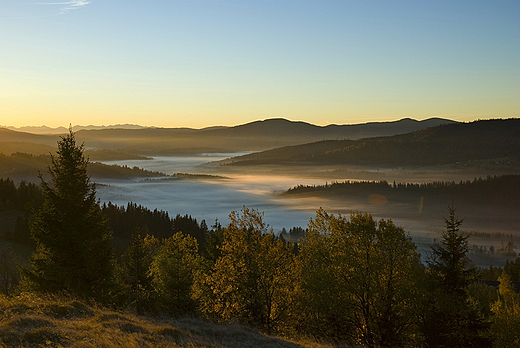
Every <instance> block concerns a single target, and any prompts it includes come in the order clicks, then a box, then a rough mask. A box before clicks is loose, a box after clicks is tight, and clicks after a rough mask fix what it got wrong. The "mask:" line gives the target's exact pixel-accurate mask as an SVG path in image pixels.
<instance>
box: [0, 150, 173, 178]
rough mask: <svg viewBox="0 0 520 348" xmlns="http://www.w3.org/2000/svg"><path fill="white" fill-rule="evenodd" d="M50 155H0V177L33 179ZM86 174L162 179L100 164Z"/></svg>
mask: <svg viewBox="0 0 520 348" xmlns="http://www.w3.org/2000/svg"><path fill="white" fill-rule="evenodd" d="M51 162H52V160H51V156H50V155H31V154H27V153H21V152H15V153H12V154H11V155H5V154H2V153H0V175H2V176H6V177H33V178H37V177H38V173H39V172H41V173H46V172H47V167H48V166H49V165H50V164H51ZM88 173H89V174H90V175H92V176H94V177H101V178H135V177H143V178H149V177H158V176H162V177H164V176H165V174H164V173H159V172H151V171H148V170H144V169H142V168H139V167H135V166H134V167H128V166H119V165H115V164H114V165H107V164H103V163H100V162H92V163H89V167H88Z"/></svg>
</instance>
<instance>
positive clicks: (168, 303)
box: [149, 232, 202, 316]
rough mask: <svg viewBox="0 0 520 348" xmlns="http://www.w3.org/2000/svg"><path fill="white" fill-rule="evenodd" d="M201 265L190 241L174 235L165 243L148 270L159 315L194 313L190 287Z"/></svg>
mask: <svg viewBox="0 0 520 348" xmlns="http://www.w3.org/2000/svg"><path fill="white" fill-rule="evenodd" d="M201 264H202V258H201V256H199V254H198V245H197V241H196V240H195V239H194V238H193V237H191V236H186V235H184V234H183V233H182V232H177V233H175V234H174V235H173V236H171V237H170V238H168V239H166V240H164V242H163V243H162V245H161V246H160V247H159V250H158V251H157V254H156V255H155V257H154V259H153V261H152V263H151V265H150V269H149V275H150V277H151V278H152V286H153V288H154V290H155V293H156V296H157V298H158V302H157V303H158V307H159V309H160V310H161V311H163V312H166V313H170V314H172V315H175V316H180V315H185V314H187V313H194V312H195V310H196V308H197V306H196V303H195V301H194V300H193V299H192V285H193V279H194V276H195V273H196V272H197V271H198V270H199V269H200V267H201Z"/></svg>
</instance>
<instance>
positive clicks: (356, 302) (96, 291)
mask: <svg viewBox="0 0 520 348" xmlns="http://www.w3.org/2000/svg"><path fill="white" fill-rule="evenodd" d="M87 165H88V160H86V159H85V157H84V156H83V147H82V146H77V145H76V142H75V137H74V133H72V132H71V133H70V134H69V135H67V136H65V137H63V138H62V140H61V141H60V142H59V144H58V152H57V155H55V156H52V158H51V164H50V166H49V176H50V178H51V181H50V182H47V181H45V180H44V179H42V182H41V186H40V187H38V186H36V185H34V184H27V183H25V182H22V183H20V184H19V185H15V184H14V182H13V181H12V180H8V179H6V180H2V181H0V189H1V190H0V204H1V206H2V209H4V210H18V211H20V212H23V213H27V215H26V217H27V219H28V220H30V222H29V223H27V231H28V236H29V238H30V240H31V241H32V243H33V244H34V245H35V249H34V252H33V255H32V257H31V258H30V260H29V263H28V264H27V265H26V266H20V267H19V268H17V267H13V265H12V263H11V258H10V257H8V256H6V255H9V253H12V251H9V250H8V248H5V249H3V250H1V251H0V252H1V253H2V254H1V255H0V285H1V286H2V290H3V292H4V294H5V295H4V296H17V295H18V294H24V293H25V294H26V293H36V294H48V293H63V292H65V293H68V294H70V295H71V296H76V297H77V298H81V299H90V300H94V301H96V303H98V304H99V305H104V306H110V307H113V308H119V309H130V310H133V311H135V312H137V313H142V314H146V315H149V316H158V317H160V316H172V317H178V316H185V315H190V316H198V317H202V318H206V319H208V320H212V321H215V322H233V321H238V322H240V323H242V324H245V325H248V326H250V327H252V328H255V329H257V330H260V331H262V332H265V333H268V334H270V335H278V336H282V337H288V338H295V337H309V338H312V339H314V340H316V341H327V342H332V343H334V344H338V345H353V346H363V347H490V346H495V347H517V346H518V345H519V343H520V330H519V328H520V314H519V313H520V295H519V294H518V293H517V292H516V289H515V287H514V284H515V283H514V282H515V281H518V280H519V278H520V258H518V259H517V260H516V261H514V262H512V263H509V264H507V266H506V267H505V268H504V269H500V268H490V269H485V270H478V269H475V268H471V267H470V265H471V263H470V260H469V259H468V252H469V246H468V236H467V235H465V234H464V233H462V232H461V231H460V226H461V224H462V220H461V219H459V218H458V216H457V214H456V209H455V208H454V207H451V206H450V207H448V210H447V212H446V218H445V219H444V222H445V230H444V232H443V234H442V236H441V239H440V240H439V241H437V242H436V243H434V244H433V245H432V247H431V252H430V256H429V257H428V259H427V262H426V263H423V262H421V259H420V257H419V254H418V253H417V251H416V247H415V245H414V243H413V241H412V240H411V238H410V237H409V236H408V235H407V234H406V233H405V231H404V230H403V229H402V228H401V227H399V226H396V225H395V224H394V223H393V222H392V220H390V219H381V220H378V221H376V220H375V219H374V218H373V217H372V216H371V215H370V214H366V213H352V214H351V215H350V216H341V215H334V214H329V213H328V212H326V211H325V210H323V209H320V210H318V211H317V213H316V216H315V218H313V219H311V221H310V223H309V226H308V228H307V230H306V231H304V230H303V229H291V230H290V232H289V235H291V233H292V234H294V235H297V234H299V233H301V234H302V236H300V238H299V239H298V241H297V242H292V241H288V240H287V239H285V238H284V237H283V236H284V235H288V234H287V233H284V234H281V235H276V234H275V233H273V231H272V230H269V229H268V228H267V225H266V223H265V222H264V221H263V214H262V213H260V212H259V211H257V210H255V209H250V208H247V207H244V208H243V209H242V210H241V211H233V212H231V213H230V215H229V218H230V222H229V224H227V225H225V226H221V225H220V224H219V223H218V222H215V224H214V225H213V226H212V227H211V228H209V227H208V226H207V225H206V223H205V222H204V221H202V222H201V223H200V224H199V223H198V222H197V221H196V220H195V219H193V218H191V217H190V216H176V217H175V218H173V219H172V218H170V217H169V216H168V214H167V213H165V212H161V211H157V210H154V211H151V210H149V209H147V208H144V207H141V206H138V205H136V204H132V203H129V204H128V205H127V206H126V207H119V206H115V205H112V204H107V205H103V206H100V205H99V203H98V201H97V200H96V190H95V185H94V184H93V183H92V182H91V181H90V177H89V176H88V174H87ZM509 179H511V178H504V180H509ZM496 180H499V181H500V180H501V178H488V179H484V180H481V181H478V180H476V181H475V182H471V183H460V184H454V187H455V186H457V185H460V186H458V187H461V189H464V188H465V187H471V186H472V185H477V186H478V185H480V184H482V185H484V184H485V183H490V184H491V185H494V184H495V183H496ZM378 184H379V185H382V186H385V187H390V188H389V189H395V190H405V191H406V190H415V189H417V190H427V189H432V190H434V189H439V190H443V189H445V188H447V187H450V186H451V184H432V185H430V186H431V187H430V186H428V185H423V186H421V185H418V186H417V187H416V186H413V185H412V186H407V185H401V186H399V185H398V184H396V185H390V184H388V183H386V184H382V183H378ZM348 185H350V184H348ZM348 185H347V186H348ZM360 185H369V184H366V183H365V184H360ZM353 187H355V185H354V186H353ZM439 218H440V219H441V218H442V217H439ZM303 232H304V233H303ZM16 233H18V232H15V233H14V235H16ZM11 238H15V239H16V238H17V237H14V236H11ZM114 240H118V242H117V243H114ZM486 281H498V284H499V286H498V290H497V289H496V288H495V287H493V286H490V285H488V284H489V283H487V282H486ZM490 284H492V285H493V284H495V283H490ZM2 340H3V338H2V337H0V343H2V344H8V343H6V342H3V341H2Z"/></svg>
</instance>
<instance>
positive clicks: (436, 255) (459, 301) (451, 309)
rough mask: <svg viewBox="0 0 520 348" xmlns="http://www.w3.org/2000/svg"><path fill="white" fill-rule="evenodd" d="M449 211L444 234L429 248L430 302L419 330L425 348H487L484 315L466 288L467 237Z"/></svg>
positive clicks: (469, 280) (470, 273)
mask: <svg viewBox="0 0 520 348" xmlns="http://www.w3.org/2000/svg"><path fill="white" fill-rule="evenodd" d="M455 211H456V210H455V208H454V207H452V206H449V207H448V212H449V217H448V218H447V219H446V218H445V219H444V222H445V224H446V231H445V232H444V233H443V234H442V240H441V242H440V243H436V244H435V245H434V246H433V247H432V255H431V259H430V260H429V261H428V265H429V268H430V269H429V271H430V273H429V274H430V278H429V282H428V284H427V286H428V290H429V292H428V294H427V296H429V298H428V299H427V300H426V301H425V308H424V313H425V314H424V315H423V316H422V320H421V326H422V331H423V335H424V337H425V343H426V346H427V347H489V346H490V344H491V342H490V341H489V338H488V334H487V331H488V330H489V325H488V323H487V322H486V320H485V317H484V315H483V313H480V312H479V311H478V309H477V308H475V306H473V305H472V304H471V302H470V298H469V292H468V286H469V285H470V284H471V283H472V282H473V281H474V279H475V277H474V270H473V269H467V267H466V266H467V253H468V250H469V249H468V236H467V235H465V234H463V233H461V232H460V228H459V227H460V225H461V224H462V221H463V220H459V219H458V218H456V217H455Z"/></svg>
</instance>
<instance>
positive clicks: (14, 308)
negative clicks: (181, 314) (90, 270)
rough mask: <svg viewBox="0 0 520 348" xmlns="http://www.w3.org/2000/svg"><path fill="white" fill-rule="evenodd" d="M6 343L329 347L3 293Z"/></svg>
mask: <svg viewBox="0 0 520 348" xmlns="http://www.w3.org/2000/svg"><path fill="white" fill-rule="evenodd" d="M0 346H5V347H194V348H196V347H275V348H276V347H280V348H282V347H284V348H285V347H286V348H296V347H311V346H312V347H326V346H323V345H317V344H300V343H293V342H289V341H286V340H284V339H281V338H275V337H269V336H266V335H263V334H261V333H258V332H257V331H255V330H252V329H250V328H247V327H244V326H241V325H237V324H232V325H217V324H212V323H209V322H206V321H202V320H199V319H195V318H187V317H186V318H178V319H171V318H152V317H145V316H137V315H134V314H131V313H129V312H121V311H113V310H110V309H106V308H102V307H100V306H95V305H94V306H93V305H88V304H86V303H85V302H83V301H79V300H74V299H69V298H63V297H62V298H60V297H56V296H55V297H37V296H35V295H32V294H25V295H23V296H20V297H15V298H10V299H7V298H5V297H2V295H0Z"/></svg>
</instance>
